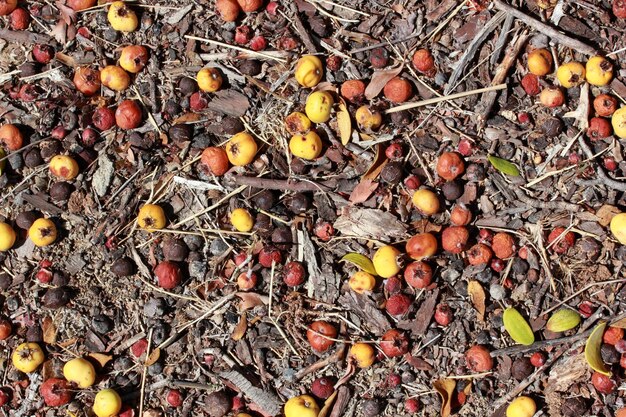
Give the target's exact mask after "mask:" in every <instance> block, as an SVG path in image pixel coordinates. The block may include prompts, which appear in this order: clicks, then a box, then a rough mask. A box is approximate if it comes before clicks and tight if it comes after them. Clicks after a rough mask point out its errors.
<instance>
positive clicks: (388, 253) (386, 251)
mask: <svg viewBox="0 0 626 417" xmlns="http://www.w3.org/2000/svg"><path fill="white" fill-rule="evenodd" d="M398 256H400V251H399V250H398V249H396V248H394V247H393V246H389V245H387V246H383V247H382V248H380V249H378V250H377V251H376V253H375V254H374V257H373V258H372V263H373V264H374V269H375V270H376V273H377V274H378V275H380V276H381V277H383V278H390V277H392V276H394V275H396V274H397V273H398V272H400V265H398Z"/></svg>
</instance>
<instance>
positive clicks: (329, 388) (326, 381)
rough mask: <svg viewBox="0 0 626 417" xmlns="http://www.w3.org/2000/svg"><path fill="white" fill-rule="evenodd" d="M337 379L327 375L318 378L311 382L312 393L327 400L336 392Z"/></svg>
mask: <svg viewBox="0 0 626 417" xmlns="http://www.w3.org/2000/svg"><path fill="white" fill-rule="evenodd" d="M334 385H335V381H334V380H333V379H332V378H330V377H327V376H322V377H320V378H317V379H316V380H315V381H313V383H312V384H311V394H313V395H314V396H316V397H317V398H319V399H322V400H325V399H327V398H328V397H330V396H331V395H333V392H335V388H334Z"/></svg>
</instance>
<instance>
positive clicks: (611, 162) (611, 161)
mask: <svg viewBox="0 0 626 417" xmlns="http://www.w3.org/2000/svg"><path fill="white" fill-rule="evenodd" d="M602 164H603V165H604V167H605V168H606V169H607V170H608V171H615V170H616V169H617V162H615V158H613V157H612V156H605V157H604V159H603V160H602Z"/></svg>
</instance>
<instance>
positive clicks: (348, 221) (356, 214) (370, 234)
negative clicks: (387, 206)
mask: <svg viewBox="0 0 626 417" xmlns="http://www.w3.org/2000/svg"><path fill="white" fill-rule="evenodd" d="M333 227H334V228H335V229H336V230H338V231H340V232H341V233H342V234H344V235H353V236H358V237H361V238H369V239H378V240H383V241H390V240H395V239H403V238H405V237H406V227H407V226H406V224H404V223H402V222H401V221H400V220H398V219H397V218H396V216H394V215H393V214H392V213H389V212H386V211H382V210H378V209H365V208H359V207H355V206H345V207H343V208H342V209H341V215H340V216H339V217H338V218H337V220H335V223H334V224H333Z"/></svg>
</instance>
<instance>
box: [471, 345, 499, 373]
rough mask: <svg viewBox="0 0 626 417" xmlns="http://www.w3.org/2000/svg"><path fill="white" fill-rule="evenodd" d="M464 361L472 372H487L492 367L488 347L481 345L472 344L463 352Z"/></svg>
mask: <svg viewBox="0 0 626 417" xmlns="http://www.w3.org/2000/svg"><path fill="white" fill-rule="evenodd" d="M465 362H466V363H467V366H468V368H470V369H471V370H472V371H474V372H488V371H491V370H492V369H493V359H492V358H491V354H490V352H489V349H487V347H486V346H483V345H476V346H472V347H471V348H470V349H469V350H468V351H467V352H465Z"/></svg>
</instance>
